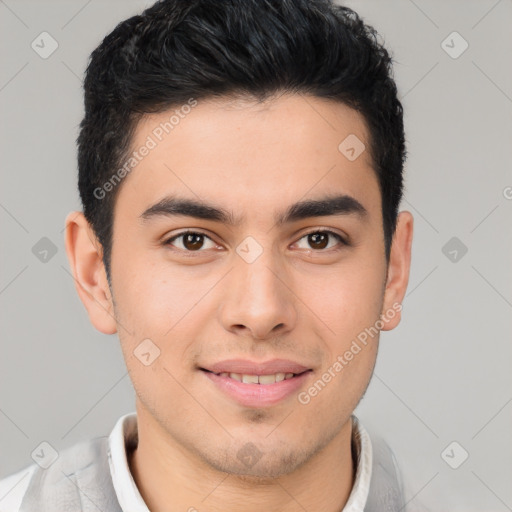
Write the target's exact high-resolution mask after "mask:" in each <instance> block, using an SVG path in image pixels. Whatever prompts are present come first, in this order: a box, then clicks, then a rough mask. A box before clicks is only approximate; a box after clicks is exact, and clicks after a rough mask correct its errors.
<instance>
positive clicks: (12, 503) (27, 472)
mask: <svg viewBox="0 0 512 512" xmlns="http://www.w3.org/2000/svg"><path fill="white" fill-rule="evenodd" d="M37 467H38V466H37V465H36V464H32V465H30V466H27V467H25V468H23V469H21V470H20V471H17V472H16V473H12V474H11V475H8V476H6V477H4V478H2V479H1V480H0V512H18V510H19V509H20V506H21V501H22V500H23V496H25V493H26V492H27V488H28V485H29V483H30V480H31V478H32V476H33V474H34V472H35V470H36V468H37Z"/></svg>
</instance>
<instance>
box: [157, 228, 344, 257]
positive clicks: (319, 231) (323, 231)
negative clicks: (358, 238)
mask: <svg viewBox="0 0 512 512" xmlns="http://www.w3.org/2000/svg"><path fill="white" fill-rule="evenodd" d="M314 234H328V235H332V236H333V237H334V238H336V240H338V242H339V243H340V244H341V245H342V246H349V245H350V244H349V243H348V242H347V241H346V240H345V239H344V238H343V237H342V236H341V235H339V234H338V233H336V232H334V231H331V230H329V229H318V228H317V229H315V230H313V231H309V232H308V233H304V234H303V235H302V236H301V237H300V238H299V240H298V241H300V240H302V239H303V238H305V237H307V236H309V235H314ZM186 235H202V236H204V237H206V238H208V239H210V240H211V241H212V242H213V240H212V239H211V237H209V236H208V235H207V234H206V233H203V232H202V231H192V230H188V231H183V232H181V233H178V234H177V235H173V236H172V237H171V238H168V239H167V240H165V241H164V242H163V245H165V246H171V243H172V242H173V241H174V240H176V239H178V238H180V237H184V236H186ZM172 250H174V251H177V252H181V253H187V256H188V255H190V256H192V255H194V254H195V253H200V252H205V251H204V250H201V249H199V250H197V251H188V250H184V249H176V248H173V249H172ZM310 250H311V251H312V252H318V253H322V252H325V253H329V252H331V251H334V252H336V251H340V250H341V248H337V249H332V248H331V249H310Z"/></svg>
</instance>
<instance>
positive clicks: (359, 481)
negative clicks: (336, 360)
mask: <svg viewBox="0 0 512 512" xmlns="http://www.w3.org/2000/svg"><path fill="white" fill-rule="evenodd" d="M352 426H353V428H352V445H353V447H354V450H355V454H356V461H357V466H356V475H355V479H354V485H353V487H352V491H351V493H350V495H349V498H348V501H347V503H346V505H345V507H344V508H343V510H342V512H363V511H364V507H365V504H366V501H367V499H368V492H369V488H370V479H371V474H372V462H373V461H372V458H373V456H372V443H371V439H370V436H369V435H368V433H367V432H366V430H365V428H364V427H363V426H362V425H361V423H360V422H359V420H358V419H357V417H356V416H354V415H352ZM137 442H138V434H137V414H136V413H135V412H132V413H129V414H125V415H124V416H121V418H119V419H118V420H117V423H116V424H115V426H114V428H113V430H112V432H111V433H110V436H109V439H108V463H109V466H110V474H111V476H112V482H113V484H114V489H115V491H116V494H117V499H118V501H119V505H120V506H121V509H122V510H123V511H125V512H149V509H148V507H147V505H146V504H145V502H144V500H143V499H142V496H141V495H140V493H139V489H138V488H137V485H136V484H135V481H134V479H133V476H132V474H131V472H130V468H129V465H128V458H127V454H128V453H129V452H130V451H131V450H133V449H134V448H135V447H136V446H137Z"/></svg>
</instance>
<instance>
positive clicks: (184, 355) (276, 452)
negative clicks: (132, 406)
mask: <svg viewBox="0 0 512 512" xmlns="http://www.w3.org/2000/svg"><path fill="white" fill-rule="evenodd" d="M171 115H172V112H166V113H163V114H158V115H151V116H147V117H146V118H144V120H143V121H141V122H140V123H139V125H138V127H137V131H136V134H135V137H134V140H133V143H132V149H135V150H136V149H138V148H140V147H141V146H143V145H145V144H147V141H148V136H150V137H151V138H152V139H153V140H154V141H156V142H157V145H156V147H154V148H152V149H151V150H150V151H149V154H148V155H147V156H145V157H144V158H143V159H142V160H141V161H140V163H139V164H138V165H137V166H136V167H135V168H134V169H133V170H132V171H131V173H130V174H129V175H128V176H127V177H126V178H125V179H124V182H123V183H122V185H121V189H120V191H119V195H118V198H117V202H116V206H115V211H114V237H113V245H112V259H111V269H112V274H111V275H112V295H113V299H114V305H115V317H116V321H117V329H118V333H119V337H120V340H121V344H122V350H123V353H124V357H125V360H126V364H127V367H128V370H129V373H130V376H131V379H132V381H133V385H134V388H135V390H136V394H137V411H138V413H139V422H140V424H145V425H147V428H148V429H151V430H152V431H153V432H155V433H158V434H156V435H158V436H160V437H161V439H165V441H166V442H167V443H171V444H174V445H175V446H178V447H180V449H183V450H185V451H186V452H188V453H189V454H191V456H192V457H196V458H197V459H198V460H201V461H203V462H206V463H207V464H208V465H210V466H212V467H214V468H217V469H220V470H223V471H228V472H234V473H244V474H247V475H255V476H278V475H280V474H283V473H287V472H291V471H292V470H294V469H296V468H298V467H299V466H300V465H301V464H303V463H304V462H305V461H307V460H309V459H311V457H312V456H313V455H315V454H316V453H318V452H319V451H320V450H321V449H322V448H323V447H325V446H326V445H327V444H328V443H329V442H330V441H331V440H333V439H334V438H335V437H336V436H337V435H339V434H340V432H341V431H342V430H343V429H347V428H348V423H347V422H348V420H349V418H350V415H351V414H352V412H353V410H354V408H355V407H356V405H357V403H358V401H359V400H360V398H361V396H362V395H363V393H364V391H365V389H366V387H367V385H368V382H369V380H370V377H371V374H372V371H373V367H374V363H375V358H376V354H377V345H378V335H377V336H374V337H373V339H371V338H369V339H368V340H369V341H368V343H367V344H366V345H362V344H361V343H359V345H360V346H361V347H362V348H361V350H360V351H359V352H358V353H357V354H356V355H354V356H353V358H352V359H351V360H350V361H347V364H344V365H343V368H342V369H341V370H338V371H334V372H333V371H332V368H333V365H335V362H336V361H339V359H338V356H343V355H344V354H345V353H346V352H347V351H348V350H349V349H350V347H351V345H352V342H353V341H354V340H355V339H356V338H357V336H358V335H359V334H360V333H361V332H363V331H364V330H365V329H367V328H370V327H372V326H374V325H375V323H376V322H377V320H379V316H380V315H381V313H384V309H385V307H386V304H385V301H384V288H385V284H386V260H385V255H384V239H383V229H382V213H381V196H380V192H379V186H378V181H377V178H376V175H375V173H374V171H373V170H372V168H371V167H370V164H371V162H370V158H369V153H368V151H364V152H363V153H362V154H361V155H360V156H359V157H358V158H357V159H355V160H354V161H351V160H350V159H348V158H347V156H346V154H347V153H345V154H344V153H342V152H341V151H340V150H339V149H338V146H339V145H340V143H341V142H342V141H343V140H344V139H345V138H346V137H347V136H349V135H351V134H354V135H356V136H357V137H358V138H359V139H360V140H361V141H364V142H365V144H366V145H367V142H366V141H367V140H368V139H367V132H366V129H365V125H364V123H363V121H362V117H361V116H360V115H359V114H357V113H356V112H355V111H353V110H351V109H349V108H348V107H346V106H344V105H342V104H339V103H332V102H328V101H326V100H321V99H318V98H313V97H302V96H299V95H288V96H283V97H281V98H279V99H277V100H275V101H273V102H269V103H267V104H265V105H264V106H263V107H262V106H261V105H260V106H255V105H254V104H249V103H246V104H245V103H236V104H231V103H229V104H228V102H227V100H226V101H225V102H218V103H214V102H209V101H207V102H199V103H198V105H197V106H195V107H194V108H192V109H191V112H190V113H189V114H188V115H186V116H184V117H183V119H181V120H180V122H179V124H177V125H176V126H174V128H173V129H172V131H170V133H169V134H164V136H163V137H162V140H161V141H158V140H157V138H156V137H155V135H154V133H155V132H154V130H155V129H156V128H157V127H158V126H159V125H160V123H162V122H166V121H168V120H169V117H170V116H171ZM157 133H161V132H158V131H157ZM367 146H368V145H367ZM348 154H349V155H350V152H349V153H348ZM341 195H348V196H351V197H352V198H354V199H355V200H357V201H358V202H359V203H360V204H361V205H362V206H363V207H364V209H365V210H366V214H358V213H357V212H356V211H352V210H350V208H349V209H348V210H349V211H346V212H345V213H343V212H341V213H338V214H336V215H322V216H304V215H302V216H299V218H295V217H293V216H292V218H291V219H288V220H286V221H285V222H282V223H280V222H278V219H279V217H280V216H283V215H284V214H285V213H286V212H287V210H288V209H289V208H290V207H291V205H294V204H295V203H299V202H304V201H311V200H325V199H328V198H333V197H336V196H341ZM167 197H173V198H179V199H187V200H190V201H195V202H202V203H207V204H208V205H210V206H212V207H215V208H217V209H222V210H226V211H227V212H231V214H232V216H233V219H234V220H235V221H239V222H238V223H235V224H233V225H231V224H229V223H228V222H227V221H226V220H225V219H224V220H215V219H204V218H197V217H193V216H186V215H183V214H180V215H165V214H163V213H160V214H158V213H155V211H154V210H153V214H151V213H147V214H146V215H143V214H144V212H146V211H147V210H148V209H149V208H151V207H152V206H153V205H155V204H157V203H159V202H161V201H162V200H163V199H164V198H167ZM303 213H304V212H303ZM185 231H191V232H193V233H195V235H194V234H192V235H189V236H181V237H180V236H179V235H180V234H183V233H184V232H185ZM328 232H332V233H333V234H329V233H328ZM314 233H317V234H316V235H314ZM336 234H337V235H339V236H340V237H341V239H343V240H345V241H346V242H347V243H348V245H345V243H344V242H342V241H340V240H339V239H337V238H336V236H335V235H336ZM308 235H309V236H308ZM173 237H174V240H172V241H170V239H172V238H173ZM388 306H389V305H388ZM144 340H151V342H148V341H145V342H144V343H145V344H144V345H140V344H141V343H142V342H143V341H144ZM139 346H140V347H139ZM155 346H156V347H158V349H159V350H160V353H159V355H158V357H156V359H154V360H153V361H152V362H151V364H147V365H146V364H143V362H141V359H142V361H145V362H146V363H148V362H149V361H151V360H152V359H153V357H155V356H156V355H157V354H158V351H157V349H156V348H155ZM138 347H139V348H138ZM144 353H149V354H150V355H142V356H141V354H144ZM137 356H138V357H137ZM275 360H280V361H275ZM283 360H284V361H287V362H288V363H286V364H285V363H283ZM268 362H269V365H268V366H266V367H265V366H262V367H259V369H258V367H257V365H258V364H260V363H261V364H264V363H268ZM287 365H288V367H287V368H286V366H287ZM293 365H295V366H296V368H293ZM329 368H331V377H332V378H331V379H330V381H329V382H327V383H325V380H324V384H325V385H324V386H317V388H318V389H320V390H319V391H318V392H317V393H314V392H313V394H310V393H308V390H309V389H310V388H311V387H312V386H313V385H314V384H315V382H317V381H318V380H319V379H320V380H321V379H322V375H323V374H324V373H325V372H326V371H328V369H329ZM337 368H338V369H339V366H338V367H337ZM304 369H305V370H308V371H306V372H304V373H302V374H301V375H297V376H294V377H292V379H285V380H284V381H283V380H281V379H282V375H281V376H280V375H277V379H278V382H274V383H273V384H263V383H244V382H239V380H237V379H238V378H239V377H237V375H235V376H231V373H235V374H242V373H243V374H246V375H252V374H255V373H259V374H264V375H269V374H274V375H275V374H280V373H285V374H286V373H296V374H298V373H301V372H302V370H304ZM286 370H288V371H286ZM219 373H222V375H216V374H219ZM225 373H227V374H229V375H225ZM333 374H334V376H332V375H333ZM274 379H275V377H274ZM245 380H249V381H251V380H254V378H253V377H246V378H245ZM265 380H268V381H270V382H271V381H272V380H273V378H272V377H267V379H265V378H263V379H262V381H265ZM267 386H268V387H267ZM301 393H302V394H301ZM305 394H307V395H308V396H309V397H310V400H309V401H308V400H307V399H306V398H307V397H306V396H305ZM299 396H301V397H302V400H299ZM301 402H302V403H301ZM305 402H308V403H305ZM249 443H252V444H249ZM246 452H247V453H246ZM246 455H249V456H255V457H253V459H254V460H256V459H258V460H257V462H255V463H254V461H253V462H252V463H249V464H248V463H247V460H251V459H250V457H249V459H247V458H245V456H246Z"/></svg>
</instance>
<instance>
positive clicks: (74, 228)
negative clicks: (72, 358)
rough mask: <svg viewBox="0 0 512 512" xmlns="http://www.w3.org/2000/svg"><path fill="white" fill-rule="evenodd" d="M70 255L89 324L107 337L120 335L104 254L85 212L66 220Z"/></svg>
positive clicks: (70, 216) (70, 215)
mask: <svg viewBox="0 0 512 512" xmlns="http://www.w3.org/2000/svg"><path fill="white" fill-rule="evenodd" d="M65 239H66V253H67V255H68V260H69V265H70V267H71V272H72V274H73V278H74V279H75V287H76V290H77V292H78V295H79V297H80V300H81V301H82V302H83V304H84V306H85V309H86V310H87V313H88V314H89V320H90V321H91V323H92V325H94V327H95V328H96V329H97V330H98V331H100V332H102V333H104V334H114V333H116V332H117V323H116V320H115V317H114V305H113V302H112V297H111V294H110V288H109V285H108V280H107V274H106V272H105V267H104V265H103V261H102V255H103V250H102V247H101V244H100V243H99V241H98V239H97V238H96V236H95V234H94V231H93V229H92V228H91V226H90V224H89V223H88V222H87V220H86V218H85V217H84V214H83V213H82V212H71V213H69V214H68V216H67V217H66V235H65Z"/></svg>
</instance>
